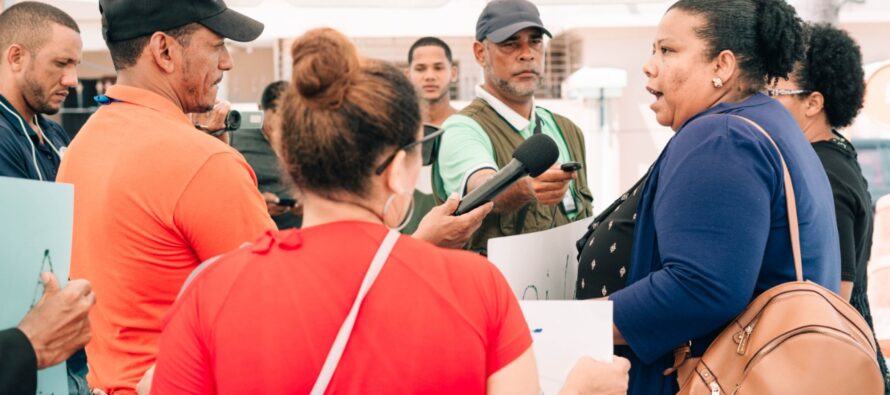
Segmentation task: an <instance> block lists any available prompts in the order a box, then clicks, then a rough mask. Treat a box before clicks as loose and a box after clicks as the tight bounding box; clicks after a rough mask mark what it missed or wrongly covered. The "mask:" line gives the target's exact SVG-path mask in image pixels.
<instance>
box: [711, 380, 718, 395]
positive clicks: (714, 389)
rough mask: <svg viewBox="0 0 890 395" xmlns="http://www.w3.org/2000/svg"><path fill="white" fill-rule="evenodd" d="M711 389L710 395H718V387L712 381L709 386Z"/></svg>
mask: <svg viewBox="0 0 890 395" xmlns="http://www.w3.org/2000/svg"><path fill="white" fill-rule="evenodd" d="M710 387H711V395H720V386H719V385H717V382H716V381H712V382H711V384H710Z"/></svg>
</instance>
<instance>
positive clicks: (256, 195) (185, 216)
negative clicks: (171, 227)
mask: <svg viewBox="0 0 890 395" xmlns="http://www.w3.org/2000/svg"><path fill="white" fill-rule="evenodd" d="M173 215H174V220H175V221H176V224H177V226H178V227H179V229H180V231H181V232H183V235H184V236H185V237H186V238H187V239H188V241H189V244H190V245H191V246H192V248H193V249H194V250H195V253H196V254H197V255H198V259H199V260H201V261H204V260H207V259H209V258H212V257H214V256H217V255H219V254H222V253H225V252H228V251H231V250H234V249H235V248H238V246H240V245H241V244H243V243H245V242H249V241H253V240H255V239H256V238H257V237H259V236H260V235H261V234H263V232H265V231H266V230H274V229H275V223H274V222H272V218H271V217H269V213H268V211H267V209H266V204H265V202H264V201H263V197H262V196H261V195H260V192H259V190H258V189H257V183H256V176H255V175H254V173H253V170H251V169H250V166H249V165H248V164H247V162H245V161H244V159H243V158H241V157H240V156H239V155H237V154H236V153H234V152H222V153H218V154H215V155H213V156H211V157H210V158H209V159H208V160H207V162H205V163H204V166H202V167H201V169H199V170H198V172H197V173H196V174H195V176H194V177H193V178H192V180H191V181H190V182H189V184H188V186H187V187H186V189H185V190H184V191H183V193H182V196H181V197H180V199H179V202H178V204H177V205H176V210H175V212H174V214H173Z"/></svg>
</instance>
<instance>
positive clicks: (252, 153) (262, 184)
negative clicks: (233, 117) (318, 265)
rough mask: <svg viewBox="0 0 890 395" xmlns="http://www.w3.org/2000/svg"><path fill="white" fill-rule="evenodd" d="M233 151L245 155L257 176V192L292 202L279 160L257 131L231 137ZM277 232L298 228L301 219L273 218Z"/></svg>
mask: <svg viewBox="0 0 890 395" xmlns="http://www.w3.org/2000/svg"><path fill="white" fill-rule="evenodd" d="M231 142H232V147H233V148H235V149H236V150H238V152H240V153H241V155H244V160H246V161H247V164H249V165H250V167H251V168H252V169H253V172H254V174H256V180H257V186H258V188H259V190H260V192H271V193H274V194H275V195H277V196H278V197H279V198H282V199H284V198H293V196H292V194H291V189H290V187H289V183H288V182H285V181H284V180H285V177H290V176H288V175H286V174H285V173H284V172H283V171H282V170H281V166H280V165H279V161H278V156H277V155H276V154H275V151H274V150H272V146H271V145H270V144H269V141H268V140H266V136H265V135H264V134H263V131H262V130H260V129H239V130H238V131H237V132H234V133H232V136H231ZM272 220H273V221H275V225H276V226H277V227H278V229H289V228H299V227H300V225H302V223H303V217H300V216H298V215H295V214H293V213H291V212H290V211H286V212H284V213H282V214H279V215H276V216H274V217H272Z"/></svg>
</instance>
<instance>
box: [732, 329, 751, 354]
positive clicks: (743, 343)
mask: <svg viewBox="0 0 890 395" xmlns="http://www.w3.org/2000/svg"><path fill="white" fill-rule="evenodd" d="M753 331H754V325H748V326H747V327H745V330H744V331H742V333H740V334H739V347H738V348H737V349H736V350H735V352H736V354H739V355H744V354H745V350H746V349H747V345H748V338H749V337H751V332H753Z"/></svg>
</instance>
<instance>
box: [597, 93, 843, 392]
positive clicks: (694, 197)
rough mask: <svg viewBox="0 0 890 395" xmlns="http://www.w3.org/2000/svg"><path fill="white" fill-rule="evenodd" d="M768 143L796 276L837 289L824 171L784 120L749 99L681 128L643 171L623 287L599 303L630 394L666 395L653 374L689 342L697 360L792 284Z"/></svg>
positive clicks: (770, 106)
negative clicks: (624, 365)
mask: <svg viewBox="0 0 890 395" xmlns="http://www.w3.org/2000/svg"><path fill="white" fill-rule="evenodd" d="M729 114H737V115H741V116H744V117H746V118H748V119H751V120H753V121H754V122H757V123H758V124H760V125H761V126H762V127H763V128H764V129H766V131H767V132H769V133H770V135H771V136H772V137H773V139H774V140H775V141H776V143H777V144H778V145H779V147H780V149H781V151H782V155H783V156H784V158H785V161H786V162H787V163H788V168H789V171H790V173H791V178H792V181H793V183H794V188H795V193H796V201H797V210H798V216H799V223H800V239H801V250H802V252H803V272H804V278H805V279H807V280H812V281H814V282H816V283H818V284H820V285H822V286H824V287H826V288H828V289H830V290H832V291H835V292H837V291H838V289H839V288H840V252H839V247H838V243H839V242H838V235H837V226H836V224H835V215H834V203H833V199H832V194H831V187H830V185H829V183H828V178H827V177H826V175H825V170H824V169H823V168H822V164H821V162H820V161H819V158H818V157H817V156H816V153H815V152H814V151H813V149H812V147H811V146H810V144H809V142H808V141H807V140H806V138H805V137H804V135H803V132H801V130H800V128H799V127H798V125H797V123H796V122H795V121H794V119H793V118H792V117H791V115H790V114H789V113H788V112H787V111H786V110H785V108H784V107H782V106H781V105H780V104H779V103H778V102H776V101H774V100H772V99H770V98H769V97H766V96H764V95H761V94H755V95H753V96H752V97H750V98H748V99H746V100H745V101H743V102H740V103H722V104H719V105H717V106H714V107H712V108H710V109H708V110H706V111H704V112H702V113H700V114H698V115H696V116H695V117H693V118H691V119H690V120H688V121H687V122H686V123H685V124H684V125H683V126H682V127H681V128H680V130H678V131H677V133H676V135H675V136H674V137H673V138H672V139H671V141H670V142H669V143H668V145H667V147H666V148H665V149H664V151H663V152H662V154H661V156H660V157H659V159H658V161H657V162H656V163H655V166H654V168H653V170H652V174H651V176H650V177H649V180H648V181H647V182H646V185H645V187H644V189H643V195H642V197H641V198H640V203H639V206H638V211H637V212H638V219H637V221H638V222H637V227H636V231H635V233H634V246H633V253H632V258H631V265H630V271H629V273H628V285H627V287H626V288H624V289H623V290H621V291H618V292H616V293H615V294H613V295H612V296H610V299H611V300H612V301H613V303H614V308H615V313H614V319H615V325H616V326H617V327H618V329H619V331H620V332H621V334H622V335H623V337H624V339H625V340H626V341H627V343H628V345H629V348H628V347H619V354H623V355H624V356H626V357H628V358H629V359H630V360H631V364H632V368H631V379H630V391H629V393H630V394H674V393H676V391H677V384H676V378H675V377H674V376H670V377H665V376H663V375H662V371H663V370H664V369H666V368H668V367H670V366H671V365H672V362H673V357H672V350H673V349H674V348H676V347H678V346H680V345H682V344H685V343H686V342H687V341H690V340H691V341H692V344H693V355H696V356H698V355H701V354H702V353H703V352H704V350H705V349H706V348H707V346H708V345H710V343H711V342H712V341H713V339H714V337H716V335H717V334H719V331H720V330H722V329H723V327H724V326H725V325H726V324H727V323H728V322H729V321H731V320H732V319H733V318H735V317H736V316H737V315H738V314H739V313H741V312H742V310H743V309H744V308H745V307H746V306H747V305H748V303H750V302H751V300H752V299H753V298H754V297H756V296H757V295H759V294H760V293H762V292H763V291H765V290H767V289H769V288H771V287H773V286H775V285H778V284H780V283H783V282H787V281H793V280H794V279H795V274H794V264H793V260H792V256H791V243H790V236H789V233H788V219H787V210H786V206H785V191H784V186H783V173H782V166H781V162H780V160H779V156H778V154H777V153H776V150H775V148H774V147H773V146H772V144H771V143H770V142H769V140H767V139H766V137H764V136H763V135H761V134H760V132H758V131H757V129H755V128H754V127H753V126H751V125H750V124H748V123H747V122H745V121H744V120H741V119H738V118H736V117H732V116H728V115H729Z"/></svg>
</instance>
